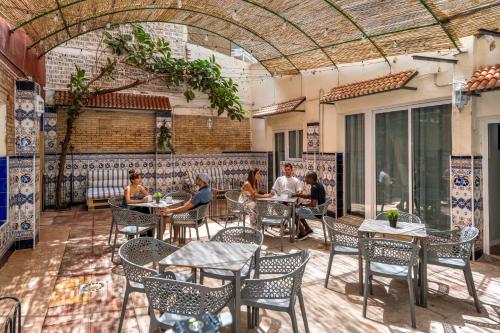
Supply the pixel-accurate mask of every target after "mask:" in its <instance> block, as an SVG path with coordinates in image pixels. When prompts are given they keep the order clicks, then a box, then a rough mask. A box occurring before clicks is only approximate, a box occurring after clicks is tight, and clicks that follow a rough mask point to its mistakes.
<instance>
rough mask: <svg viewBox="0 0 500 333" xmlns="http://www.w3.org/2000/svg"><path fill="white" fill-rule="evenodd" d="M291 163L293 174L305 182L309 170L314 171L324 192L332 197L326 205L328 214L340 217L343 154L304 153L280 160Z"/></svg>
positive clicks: (341, 211) (341, 212)
mask: <svg viewBox="0 0 500 333" xmlns="http://www.w3.org/2000/svg"><path fill="white" fill-rule="evenodd" d="M285 163H291V164H292V166H293V173H294V175H295V176H296V177H297V178H299V179H300V180H301V181H303V182H305V176H306V174H307V173H308V172H309V171H316V173H317V174H318V180H319V182H320V183H322V184H323V186H324V187H325V190H326V194H327V195H328V196H329V197H331V198H332V199H333V202H332V204H331V205H330V206H329V207H328V214H329V215H332V216H334V217H340V216H342V214H343V177H342V168H343V165H342V163H343V154H342V153H317V154H310V153H304V154H303V155H302V158H296V159H289V160H286V161H283V162H281V168H283V165H284V164H285Z"/></svg>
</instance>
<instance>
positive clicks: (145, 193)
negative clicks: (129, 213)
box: [141, 185, 149, 197]
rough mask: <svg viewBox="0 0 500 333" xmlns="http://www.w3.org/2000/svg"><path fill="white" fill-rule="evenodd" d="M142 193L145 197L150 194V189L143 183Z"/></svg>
mask: <svg viewBox="0 0 500 333" xmlns="http://www.w3.org/2000/svg"><path fill="white" fill-rule="evenodd" d="M141 193H142V195H143V196H144V197H147V196H148V195H149V193H148V190H146V188H145V187H144V186H142V185H141Z"/></svg>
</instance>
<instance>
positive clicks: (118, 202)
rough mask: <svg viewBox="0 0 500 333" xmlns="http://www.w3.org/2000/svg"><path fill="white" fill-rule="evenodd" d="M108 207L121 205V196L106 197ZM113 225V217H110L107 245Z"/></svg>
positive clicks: (109, 243) (109, 242) (109, 241)
mask: <svg viewBox="0 0 500 333" xmlns="http://www.w3.org/2000/svg"><path fill="white" fill-rule="evenodd" d="M108 204H109V207H122V204H123V196H116V197H111V198H109V199H108ZM114 227H115V219H114V218H113V217H111V226H110V227H109V237H108V245H111V236H112V235H113V228H114Z"/></svg>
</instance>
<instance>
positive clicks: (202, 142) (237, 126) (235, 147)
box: [174, 115, 251, 154]
mask: <svg viewBox="0 0 500 333" xmlns="http://www.w3.org/2000/svg"><path fill="white" fill-rule="evenodd" d="M207 121H208V117H202V116H181V115H177V116H176V115H174V148H175V151H176V152H177V153H182V154H191V153H213V152H223V151H250V150H251V142H250V121H249V119H244V120H242V121H241V122H239V121H237V120H231V119H229V118H224V117H213V127H212V128H211V129H209V128H208V127H207Z"/></svg>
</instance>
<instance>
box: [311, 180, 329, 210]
mask: <svg viewBox="0 0 500 333" xmlns="http://www.w3.org/2000/svg"><path fill="white" fill-rule="evenodd" d="M311 200H316V202H317V205H321V204H324V203H325V201H326V192H325V187H324V186H323V184H320V183H318V182H315V183H312V184H311Z"/></svg>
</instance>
